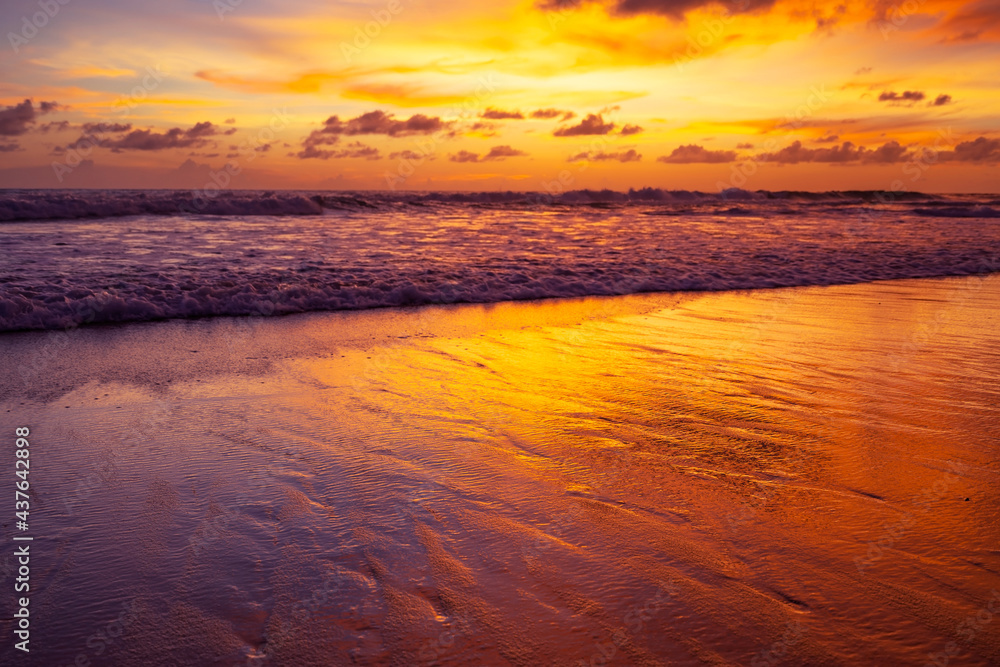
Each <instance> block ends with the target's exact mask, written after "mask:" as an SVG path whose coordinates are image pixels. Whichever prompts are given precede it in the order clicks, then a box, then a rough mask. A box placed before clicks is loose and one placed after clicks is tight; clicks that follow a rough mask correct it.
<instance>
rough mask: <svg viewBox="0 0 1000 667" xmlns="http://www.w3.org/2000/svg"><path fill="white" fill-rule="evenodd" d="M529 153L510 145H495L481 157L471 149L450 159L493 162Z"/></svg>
mask: <svg viewBox="0 0 1000 667" xmlns="http://www.w3.org/2000/svg"><path fill="white" fill-rule="evenodd" d="M526 155H527V153H525V152H524V151H520V150H517V149H516V148H511V147H510V146H494V147H493V148H491V149H490V152H489V153H487V154H486V155H484V156H482V157H479V155H478V154H477V153H473V152H471V151H458V153H456V154H454V155H452V156H451V157H450V158H449V159H450V160H451V161H452V162H491V161H493V160H498V161H499V160H505V159H507V158H509V157H524V156H526Z"/></svg>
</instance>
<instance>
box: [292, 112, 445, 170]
mask: <svg viewBox="0 0 1000 667" xmlns="http://www.w3.org/2000/svg"><path fill="white" fill-rule="evenodd" d="M450 126H451V123H447V122H445V121H443V120H441V119H440V118H439V117H437V116H425V115H423V114H415V115H413V116H410V117H409V118H407V119H406V120H398V119H396V118H395V117H394V116H393V114H390V113H386V112H384V111H381V110H376V111H369V112H368V113H363V114H361V115H360V116H358V117H357V118H351V119H349V120H346V121H343V120H341V119H340V117H338V116H330V117H329V118H327V119H326V120H325V121H324V122H323V127H322V129H319V130H313V131H312V132H310V133H309V136H307V137H306V138H305V139H303V141H302V150H301V151H299V152H298V153H297V154H296V156H297V157H300V158H303V159H308V158H319V159H321V160H326V159H329V158H331V157H368V159H372V160H377V159H379V158H378V157H370V156H368V155H346V154H344V153H343V152H342V150H329V149H324V148H321V146H333V145H335V144H337V143H338V142H339V141H340V137H341V136H344V135H359V134H384V135H386V136H388V137H405V136H409V135H414V134H433V133H435V132H439V131H441V130H445V129H447V128H449V127H450ZM344 150H346V149H344ZM373 150H374V149H373ZM376 153H377V151H376Z"/></svg>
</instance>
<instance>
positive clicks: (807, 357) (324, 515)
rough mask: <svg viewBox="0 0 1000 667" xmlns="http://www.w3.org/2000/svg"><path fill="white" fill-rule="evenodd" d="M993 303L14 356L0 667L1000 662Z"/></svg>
mask: <svg viewBox="0 0 1000 667" xmlns="http://www.w3.org/2000/svg"><path fill="white" fill-rule="evenodd" d="M998 312H1000V276H996V275H994V276H989V277H973V278H955V279H922V280H904V281H892V282H882V283H870V284H861V285H853V286H837V287H809V288H789V289H779V290H765V291H748V292H723V293H710V294H683V295H676V294H657V295H642V296H631V297H617V298H602V299H579V300H560V301H548V302H531V303H515V304H510V303H507V304H498V305H493V306H455V307H428V308H421V309H408V310H384V311H368V312H357V313H328V314H316V315H298V316H292V317H287V318H275V319H264V318H258V319H253V318H244V319H214V320H198V321H174V322H161V323H149V324H136V325H124V326H110V327H93V328H83V329H74V330H70V331H67V332H56V333H38V332H28V333H21V334H6V335H3V336H2V337H0V340H2V341H3V344H2V346H0V355H2V359H0V361H2V370H0V414H2V415H3V423H4V429H5V431H6V432H7V433H8V436H9V437H8V440H9V441H10V442H11V443H12V442H13V432H14V427H16V426H25V425H26V426H29V427H30V428H31V448H32V450H31V451H32V455H31V483H32V489H33V494H34V495H33V506H32V518H33V520H32V525H31V530H30V534H31V535H33V536H34V541H33V542H32V550H33V551H32V553H33V557H32V589H31V613H32V615H31V622H32V629H33V633H32V645H31V648H32V650H31V653H30V655H28V656H22V655H21V654H20V653H19V652H18V654H17V655H16V656H15V653H14V651H13V647H12V645H11V642H9V641H7V642H5V643H4V645H3V646H2V647H0V662H3V663H4V664H7V663H8V661H11V662H12V661H13V660H14V659H15V657H16V658H17V660H18V664H35V665H63V664H67V665H68V664H73V663H74V661H77V664H83V665H87V664H102V665H139V664H142V665H174V664H191V665H196V664H198V665H200V664H209V663H213V661H214V664H226V665H229V664H231V665H244V664H247V665H269V666H270V665H346V664H360V665H375V664H378V665H382V664H387V665H413V664H425V665H430V664H441V665H506V664H512V665H549V664H562V665H580V664H584V665H599V664H620V665H630V664H632V665H700V664H720V665H729V664H744V665H746V664H750V665H755V666H757V665H772V664H807V665H825V664H829V665H841V664H897V665H924V664H927V663H929V662H932V661H936V662H937V664H948V665H984V664H998V663H1000V592H998V591H1000V419H998V417H1000V414H998V413H1000V326H998V324H1000V321H998V316H997V313H998ZM12 450H13V445H10V446H9V447H7V450H6V451H8V452H11V451H12ZM10 461H11V462H12V461H13V458H11V459H10ZM11 467H13V464H12V463H11ZM12 523H13V522H12V521H10V520H8V522H7V523H5V524H4V525H3V527H2V528H0V530H2V534H0V537H2V539H3V542H4V543H5V544H8V545H10V544H13V542H12V541H11V537H12V533H13V526H12ZM12 552H13V549H11V548H9V547H8V548H5V550H4V552H3V554H0V568H2V570H3V571H4V573H5V574H7V575H8V576H9V575H10V573H12V572H13V571H14V568H15V564H14V561H13V556H12ZM12 595H13V593H9V596H12ZM4 604H5V605H6V604H7V602H5V603H4ZM0 633H3V634H4V635H5V636H7V637H11V636H12V620H11V619H10V617H9V616H7V617H5V618H3V619H0ZM80 656H83V658H80Z"/></svg>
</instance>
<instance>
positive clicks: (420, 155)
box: [389, 150, 436, 160]
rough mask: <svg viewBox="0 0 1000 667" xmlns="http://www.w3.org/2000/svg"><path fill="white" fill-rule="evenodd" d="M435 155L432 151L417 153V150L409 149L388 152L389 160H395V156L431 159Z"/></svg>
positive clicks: (406, 158)
mask: <svg viewBox="0 0 1000 667" xmlns="http://www.w3.org/2000/svg"><path fill="white" fill-rule="evenodd" d="M435 157H436V156H435V155H434V154H433V153H418V152H417V151H411V150H405V151H397V152H395V153H389V159H390V160H395V159H396V158H400V159H403V160H433V159H434V158H435Z"/></svg>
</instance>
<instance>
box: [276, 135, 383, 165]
mask: <svg viewBox="0 0 1000 667" xmlns="http://www.w3.org/2000/svg"><path fill="white" fill-rule="evenodd" d="M334 139H335V141H332V142H330V143H329V144H313V145H304V147H303V149H302V150H301V151H299V152H298V153H295V157H298V158H301V159H303V160H307V159H309V158H316V159H319V160H329V159H331V158H333V159H343V158H364V159H366V160H381V159H382V155H381V154H380V153H379V152H378V149H377V148H375V147H374V146H367V145H365V144H363V143H361V142H360V141H352V142H350V143H349V144H345V145H344V146H343V147H338V148H336V149H326V148H320V146H322V145H332V144H335V143H337V142H338V141H339V137H334Z"/></svg>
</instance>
